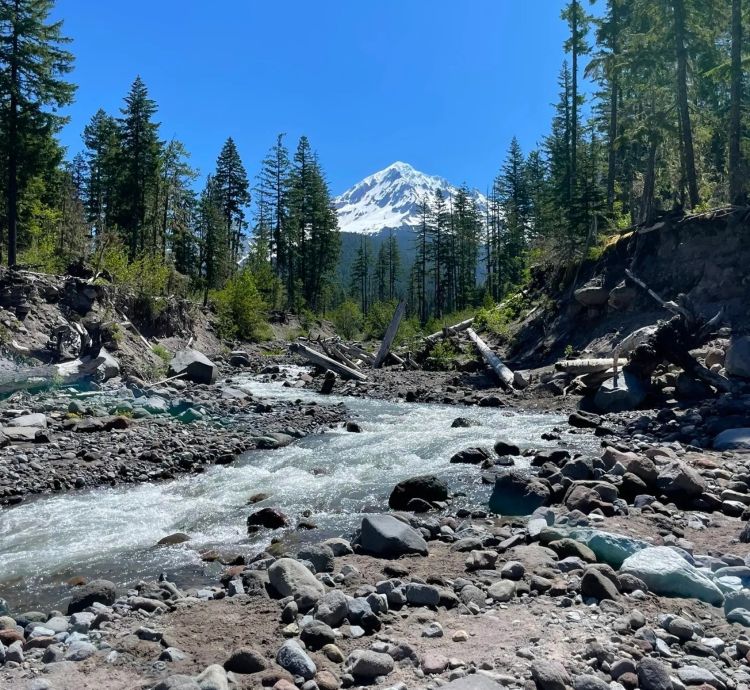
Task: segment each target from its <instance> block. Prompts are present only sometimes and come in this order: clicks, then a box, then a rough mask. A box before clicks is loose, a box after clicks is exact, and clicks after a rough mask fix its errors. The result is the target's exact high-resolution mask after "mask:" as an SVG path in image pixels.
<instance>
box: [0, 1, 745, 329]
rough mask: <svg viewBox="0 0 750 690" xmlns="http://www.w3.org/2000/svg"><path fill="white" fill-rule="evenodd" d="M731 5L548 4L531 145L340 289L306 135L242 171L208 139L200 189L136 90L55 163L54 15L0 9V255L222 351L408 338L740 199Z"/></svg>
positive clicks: (59, 92) (740, 95)
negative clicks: (411, 322)
mask: <svg viewBox="0 0 750 690" xmlns="http://www.w3.org/2000/svg"><path fill="white" fill-rule="evenodd" d="M749 5H750V2H748V0H745V1H744V2H743V0H599V2H596V3H594V4H593V6H592V5H591V4H589V3H587V2H584V1H583V0H571V1H570V2H568V4H567V5H566V7H565V9H564V11H563V13H562V17H561V19H562V21H564V22H565V23H566V26H567V33H568V38H567V40H566V42H565V44H564V45H563V46H562V50H563V52H564V54H565V55H564V61H563V62H562V66H561V69H560V72H559V75H558V83H559V98H558V101H557V103H555V104H554V116H553V119H552V122H551V123H550V129H549V133H548V134H547V135H546V136H545V137H544V138H543V139H542V141H540V142H539V145H538V146H537V147H536V148H535V149H534V150H531V151H529V152H527V153H525V152H524V151H523V150H522V148H521V146H520V145H519V143H518V141H517V140H516V139H515V138H514V139H513V140H512V141H511V143H510V146H509V149H508V153H507V156H506V159H505V161H504V162H503V163H502V165H501V166H500V171H499V173H498V175H497V177H496V178H495V179H494V180H493V181H492V183H491V184H490V185H489V187H488V194H487V204H486V207H485V206H484V205H480V204H479V203H478V201H477V197H476V195H475V194H473V193H472V192H471V191H470V190H468V189H466V188H465V187H464V188H461V189H460V190H459V191H458V192H457V193H456V194H454V195H453V196H452V197H447V196H446V195H445V194H443V193H441V192H438V193H436V194H435V195H434V196H433V197H431V198H425V199H423V200H422V203H421V207H420V224H419V225H418V226H417V227H416V228H415V232H414V260H413V262H411V263H410V265H408V266H407V265H404V261H403V258H402V256H401V253H400V252H399V247H398V244H397V243H396V241H395V239H394V238H393V237H392V236H390V237H388V238H386V239H385V240H384V241H383V242H381V243H380V246H379V247H378V248H377V249H374V248H373V247H372V246H370V245H369V241H368V240H365V239H363V240H362V243H361V245H360V247H359V252H358V254H357V256H356V257H355V260H354V262H353V264H352V266H351V270H350V271H349V275H350V278H349V279H348V280H347V281H346V284H344V282H342V280H341V279H340V278H339V277H338V276H339V274H337V271H336V266H337V262H338V260H339V256H340V237H339V231H338V223H337V218H336V212H335V210H334V208H333V205H332V199H331V194H330V191H329V188H328V185H327V182H326V179H325V174H324V172H323V169H322V166H321V163H320V161H319V159H318V157H317V155H316V153H315V151H314V150H313V148H312V147H311V144H310V142H309V141H308V140H307V138H306V137H304V136H303V137H301V138H300V140H299V141H298V142H297V144H296V146H295V147H293V149H292V150H290V149H288V148H287V146H286V143H285V138H284V136H283V135H279V136H278V138H277V140H276V141H275V142H272V146H271V147H270V149H269V151H268V153H267V154H266V156H265V157H264V158H263V159H262V160H261V161H260V165H259V172H258V174H257V175H254V176H250V175H248V173H247V170H246V167H245V165H244V163H243V160H247V159H248V156H247V152H240V151H239V150H238V148H237V146H236V144H235V142H234V140H233V139H232V138H231V137H228V138H227V139H226V142H225V143H224V145H223V147H222V148H221V150H220V151H218V152H217V161H216V166H215V170H213V171H211V173H210V174H208V175H206V176H205V178H204V181H203V183H199V182H198V180H199V173H198V171H197V170H195V169H194V168H193V167H192V166H191V164H190V156H189V152H188V151H187V149H186V147H185V146H184V145H183V144H182V143H181V142H180V141H178V140H177V139H169V140H165V139H163V138H162V134H161V132H162V128H161V127H160V124H159V122H158V108H157V104H156V103H155V101H154V100H153V99H152V98H151V97H150V96H149V93H148V89H147V86H146V84H145V83H144V82H143V81H142V80H141V79H140V78H136V79H135V80H134V82H133V83H132V85H131V87H130V90H129V91H128V92H127V94H126V95H125V98H124V101H123V104H122V107H121V108H120V110H119V112H116V113H107V112H105V111H104V110H99V111H98V112H96V113H94V114H93V116H92V118H91V120H90V121H89V123H88V124H87V125H86V127H85V128H84V130H83V132H82V143H83V150H82V151H81V152H80V153H78V154H76V155H75V156H73V157H68V156H67V152H66V151H65V149H64V148H63V147H62V145H61V144H60V141H59V139H58V135H59V132H60V129H61V127H62V126H63V125H64V124H65V122H66V121H65V118H64V116H63V115H62V114H61V113H64V109H65V106H67V105H69V104H70V103H71V102H72V100H73V99H74V97H75V85H74V84H73V83H71V81H70V80H69V74H70V72H71V69H72V65H73V59H74V57H73V53H72V52H71V50H70V49H69V48H70V46H69V43H70V42H69V40H68V39H67V38H66V36H65V34H64V31H63V25H62V22H59V21H54V20H52V19H51V12H52V10H53V6H54V2H53V0H0V99H1V102H2V107H1V109H0V164H1V165H2V169H3V172H4V177H5V193H4V194H3V198H2V203H1V205H0V221H1V222H2V227H3V230H4V232H3V233H2V252H3V255H4V258H5V259H6V260H7V263H8V264H9V265H17V264H25V265H28V266H33V267H35V268H37V269H39V270H47V271H57V272H61V271H65V270H66V269H67V268H68V266H69V265H70V264H72V263H74V262H76V261H78V260H80V259H81V258H83V259H85V260H86V261H87V263H89V264H90V265H91V266H93V267H94V268H95V270H97V271H98V272H102V273H103V274H105V275H106V274H108V275H109V276H110V277H111V279H112V280H114V281H115V282H119V283H121V284H124V285H125V286H128V287H130V288H132V289H137V290H140V291H142V292H144V293H148V294H180V295H184V296H192V297H193V298H194V299H196V300H202V301H203V302H206V301H208V300H209V299H210V298H211V296H212V295H213V296H214V297H215V299H216V301H217V302H218V304H219V305H220V306H221V305H223V308H224V309H226V310H228V314H229V317H228V318H227V323H228V324H230V325H231V328H230V330H232V329H233V330H234V335H240V336H247V335H249V334H251V332H252V330H253V324H254V323H257V321H258V318H260V317H258V316H257V315H256V317H254V318H252V319H250V320H249V321H247V323H248V324H249V325H247V326H237V324H244V323H245V322H246V320H243V319H240V318H239V316H238V315H239V312H240V311H242V310H254V311H255V312H257V313H258V314H260V313H262V311H263V310H264V309H266V308H270V307H274V308H286V309H293V310H295V311H301V310H303V309H308V310H311V311H314V312H326V311H330V310H332V309H336V308H338V309H339V314H341V313H350V314H354V316H355V317H356V318H361V317H364V316H365V315H366V314H367V313H369V312H370V311H371V310H373V309H375V310H376V311H377V310H379V311H382V310H383V309H382V305H383V304H390V303H391V302H392V301H393V300H396V299H398V298H402V297H405V298H407V299H408V303H409V309H410V312H411V314H412V315H413V316H414V317H415V318H416V319H417V320H418V321H419V322H421V323H422V324H426V323H427V322H428V321H429V320H430V319H432V318H435V317H438V318H441V317H445V316H447V315H448V314H451V313H453V312H457V311H461V310H464V309H468V308H473V307H476V306H478V305H481V304H489V303H490V302H492V301H499V300H501V299H502V298H503V297H504V296H505V295H507V294H508V293H509V292H511V291H515V290H516V289H517V288H518V286H520V285H521V284H522V283H523V282H524V281H525V280H526V279H527V276H528V270H529V267H530V266H531V265H532V264H534V263H544V262H554V263H556V264H558V265H562V266H565V267H570V275H572V274H573V273H574V267H575V265H576V264H577V263H578V262H580V261H581V260H582V259H584V258H586V257H589V256H592V254H595V253H596V252H597V251H600V249H601V246H602V244H603V242H605V241H606V238H607V237H609V236H611V235H612V234H613V233H615V232H617V231H619V230H621V229H623V228H627V227H629V226H631V225H634V224H637V223H643V222H648V221H650V220H652V219H654V218H656V217H657V216H658V215H659V214H660V213H663V212H668V211H671V210H678V211H679V210H690V209H691V210H699V209H702V208H708V207H711V206H715V205H719V204H725V203H743V202H745V201H746V194H747V174H748V167H747V160H748V153H749V149H750V139H749V132H748V126H747V120H748V118H747V107H748V105H747V98H746V83H745V82H746V73H747V68H748V64H749V62H748V57H747V51H746V49H745V48H746V45H747V36H746V32H745V28H746V26H747V23H748V19H749V18H750V9H749V7H748V6H749ZM486 137H487V138H490V139H492V134H491V133H486ZM258 158H260V156H258ZM341 305H345V308H344V309H343V311H342V308H341ZM353 318H354V317H353Z"/></svg>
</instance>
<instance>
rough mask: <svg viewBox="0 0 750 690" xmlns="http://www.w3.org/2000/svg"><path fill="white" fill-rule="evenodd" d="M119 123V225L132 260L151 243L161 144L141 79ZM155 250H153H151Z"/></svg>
mask: <svg viewBox="0 0 750 690" xmlns="http://www.w3.org/2000/svg"><path fill="white" fill-rule="evenodd" d="M120 112H121V114H122V116H121V117H120V118H119V120H118V130H119V139H120V147H119V151H118V153H119V165H120V167H121V170H122V173H121V178H120V184H119V190H118V200H117V208H118V215H117V218H116V223H117V225H118V226H119V228H120V230H121V232H122V233H123V241H124V242H125V243H126V246H127V247H128V256H129V258H130V260H131V261H133V260H135V258H136V257H137V256H138V255H139V254H141V253H143V252H145V251H146V248H147V242H150V240H151V237H152V235H151V233H149V232H148V228H147V223H148V222H149V221H150V222H155V221H156V218H154V217H151V218H148V217H147V213H148V210H149V203H148V201H149V199H150V198H151V196H152V195H153V194H154V193H155V191H156V189H157V187H158V174H159V159H160V156H161V152H162V142H161V141H160V140H159V134H158V133H159V124H158V123H157V122H154V120H153V117H154V115H155V114H156V103H155V102H154V101H153V100H152V99H151V98H149V95H148V89H147V88H146V85H145V83H144V82H143V80H142V79H141V78H140V76H138V77H136V78H135V81H134V82H133V84H132V86H131V87H130V92H129V93H128V95H127V96H126V97H125V105H124V106H123V108H122V109H121V111H120ZM149 248H150V249H155V248H154V247H149Z"/></svg>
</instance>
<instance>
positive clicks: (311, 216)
mask: <svg viewBox="0 0 750 690" xmlns="http://www.w3.org/2000/svg"><path fill="white" fill-rule="evenodd" d="M288 213H289V216H288V219H287V221H286V228H285V233H284V234H285V236H286V238H285V240H283V242H284V245H285V252H286V253H287V256H286V263H287V299H288V302H289V304H290V305H291V306H293V307H294V308H297V309H299V307H300V306H301V304H302V303H306V304H307V305H308V306H309V308H310V309H312V310H317V309H320V308H322V307H323V306H324V305H323V299H324V296H325V295H326V293H327V291H328V289H329V287H330V280H331V276H332V274H333V269H334V267H335V264H336V261H337V260H338V255H339V250H340V239H339V230H338V218H337V216H336V211H335V209H334V208H333V203H332V200H331V195H330V192H329V190H328V184H327V182H326V181H325V178H324V176H323V172H322V170H321V168H320V164H319V163H318V159H317V157H316V156H315V154H314V153H313V151H312V148H311V146H310V142H309V141H308V139H307V137H304V136H303V137H301V138H300V140H299V144H298V146H297V150H296V151H295V154H294V161H293V165H292V168H291V172H290V175H289V189H288Z"/></svg>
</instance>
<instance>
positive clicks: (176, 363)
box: [169, 348, 219, 383]
mask: <svg viewBox="0 0 750 690" xmlns="http://www.w3.org/2000/svg"><path fill="white" fill-rule="evenodd" d="M179 374H182V375H183V378H185V379H187V380H188V381H192V382H193V383H214V382H215V381H216V377H217V376H218V375H219V369H218V367H217V366H216V365H215V364H214V363H213V362H212V361H211V360H210V359H209V358H208V357H206V355H204V354H203V353H202V352H198V350H193V349H191V348H185V349H184V350H180V351H179V352H177V353H175V356H174V357H173V358H172V361H171V362H170V363H169V375H170V376H177V375H179Z"/></svg>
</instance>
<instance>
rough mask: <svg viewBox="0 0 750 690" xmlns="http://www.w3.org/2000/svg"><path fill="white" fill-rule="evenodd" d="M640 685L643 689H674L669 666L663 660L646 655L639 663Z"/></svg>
mask: <svg viewBox="0 0 750 690" xmlns="http://www.w3.org/2000/svg"><path fill="white" fill-rule="evenodd" d="M637 672H638V687H639V688H640V689H641V690H673V688H674V685H673V684H672V679H671V678H670V677H669V667H668V666H665V665H664V664H663V663H662V662H661V661H658V660H656V659H652V658H650V657H646V658H645V659H642V660H641V661H640V662H639V664H638V670H637Z"/></svg>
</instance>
